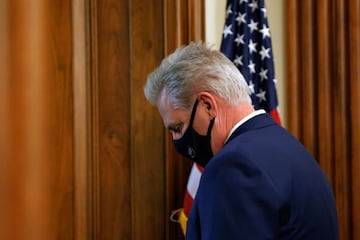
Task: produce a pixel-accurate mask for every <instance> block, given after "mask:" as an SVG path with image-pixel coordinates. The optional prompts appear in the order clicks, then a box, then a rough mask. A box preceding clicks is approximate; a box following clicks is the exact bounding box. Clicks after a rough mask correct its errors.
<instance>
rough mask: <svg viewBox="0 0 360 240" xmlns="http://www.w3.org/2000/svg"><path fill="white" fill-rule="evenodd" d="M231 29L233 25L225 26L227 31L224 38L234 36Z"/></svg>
mask: <svg viewBox="0 0 360 240" xmlns="http://www.w3.org/2000/svg"><path fill="white" fill-rule="evenodd" d="M231 28H232V24H230V25H229V26H225V29H224V38H226V37H227V35H229V34H230V35H233V32H232V31H231Z"/></svg>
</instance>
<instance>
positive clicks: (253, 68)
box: [248, 60, 256, 73]
mask: <svg viewBox="0 0 360 240" xmlns="http://www.w3.org/2000/svg"><path fill="white" fill-rule="evenodd" d="M248 67H249V69H250V73H256V71H255V63H253V62H252V60H250V64H249V65H248Z"/></svg>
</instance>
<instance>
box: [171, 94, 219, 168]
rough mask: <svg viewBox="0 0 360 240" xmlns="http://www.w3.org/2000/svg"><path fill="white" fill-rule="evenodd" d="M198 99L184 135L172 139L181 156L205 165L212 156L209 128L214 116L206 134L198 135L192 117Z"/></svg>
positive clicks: (212, 122) (211, 125)
mask: <svg viewBox="0 0 360 240" xmlns="http://www.w3.org/2000/svg"><path fill="white" fill-rule="evenodd" d="M197 105H198V101H197V100H196V102H195V104H194V107H193V109H192V112H191V117H190V123H189V127H188V129H186V131H185V133H184V135H183V136H182V137H181V138H180V139H178V140H173V143H174V145H175V148H176V150H177V151H178V152H179V153H181V154H182V155H183V156H185V157H187V158H189V159H190V160H193V161H194V162H196V163H198V164H199V165H200V166H202V167H205V165H206V164H207V163H208V162H209V161H210V159H211V158H212V157H213V152H212V150H211V144H210V139H211V130H212V127H213V125H214V121H215V118H213V119H212V120H211V121H210V124H209V128H208V131H207V134H206V136H202V135H199V134H198V133H197V132H196V131H195V129H194V128H193V126H192V125H193V122H194V117H195V113H196V109H197Z"/></svg>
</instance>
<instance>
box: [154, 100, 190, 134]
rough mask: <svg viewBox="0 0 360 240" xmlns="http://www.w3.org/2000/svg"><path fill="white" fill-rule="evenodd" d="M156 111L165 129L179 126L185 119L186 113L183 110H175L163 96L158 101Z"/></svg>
mask: <svg viewBox="0 0 360 240" xmlns="http://www.w3.org/2000/svg"><path fill="white" fill-rule="evenodd" d="M158 110H159V113H160V115H161V117H162V119H163V123H164V126H165V127H166V128H168V127H169V126H175V125H178V124H181V123H183V122H184V121H185V120H186V119H187V111H186V110H184V109H175V108H174V107H173V106H172V105H171V104H170V102H169V99H168V98H167V97H166V96H164V95H162V96H161V97H160V99H159V102H158Z"/></svg>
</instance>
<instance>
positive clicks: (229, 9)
mask: <svg viewBox="0 0 360 240" xmlns="http://www.w3.org/2000/svg"><path fill="white" fill-rule="evenodd" d="M231 7H232V5H231V4H230V5H229V6H228V8H227V9H226V18H227V17H228V16H229V15H230V14H232V11H231Z"/></svg>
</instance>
